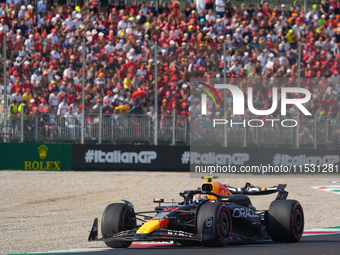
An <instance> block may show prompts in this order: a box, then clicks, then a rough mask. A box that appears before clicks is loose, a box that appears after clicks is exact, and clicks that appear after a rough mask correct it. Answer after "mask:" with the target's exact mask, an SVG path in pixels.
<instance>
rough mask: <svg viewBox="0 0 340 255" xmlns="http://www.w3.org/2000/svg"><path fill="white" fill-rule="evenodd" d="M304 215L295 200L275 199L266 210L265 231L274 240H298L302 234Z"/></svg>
mask: <svg viewBox="0 0 340 255" xmlns="http://www.w3.org/2000/svg"><path fill="white" fill-rule="evenodd" d="M303 227H304V216H303V210H302V206H301V204H300V203H299V202H298V201H296V200H275V201H273V202H272V203H271V204H270V207H269V210H268V221H267V231H268V234H269V236H270V238H271V239H272V240H273V241H275V242H298V241H299V240H300V239H301V237H302V234H303Z"/></svg>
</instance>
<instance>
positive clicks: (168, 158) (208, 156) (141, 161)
mask: <svg viewBox="0 0 340 255" xmlns="http://www.w3.org/2000/svg"><path fill="white" fill-rule="evenodd" d="M72 155H73V159H72V169H73V170H81V171H84V170H94V171H95V170H104V171H119V170H130V171H138V170H140V171H186V172H188V171H189V170H191V172H193V171H194V170H195V166H203V167H204V166H213V165H215V166H216V165H219V166H235V167H236V168H237V169H239V168H240V167H241V166H249V167H254V166H255V167H256V166H258V167H259V166H261V165H262V166H289V167H292V168H291V169H294V167H295V172H296V173H299V171H300V168H301V169H302V168H303V169H304V168H305V167H307V168H309V169H311V168H312V167H313V165H315V166H320V167H321V168H320V171H321V170H322V169H324V171H326V169H327V172H329V169H328V168H329V166H330V165H333V167H334V171H333V172H334V173H335V172H336V169H337V168H339V162H340V153H339V152H338V151H337V150H307V149H299V150H294V149H279V148H236V147H227V148H214V149H213V150H212V149H211V148H209V147H207V148H200V150H199V151H197V152H195V151H190V147H189V146H142V145H140V146H133V145H76V144H75V145H73V146H72ZM304 172H305V170H304ZM321 172H322V171H321Z"/></svg>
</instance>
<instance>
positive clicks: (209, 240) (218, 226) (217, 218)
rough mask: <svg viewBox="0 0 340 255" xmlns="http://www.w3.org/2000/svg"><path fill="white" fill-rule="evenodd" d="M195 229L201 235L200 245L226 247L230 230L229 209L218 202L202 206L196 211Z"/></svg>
mask: <svg viewBox="0 0 340 255" xmlns="http://www.w3.org/2000/svg"><path fill="white" fill-rule="evenodd" d="M196 229H197V233H198V234H201V235H202V242H201V243H202V245H204V246H225V245H227V244H228V243H229V239H230V236H231V230H232V224H231V215H230V212H229V209H228V208H227V207H226V205H225V204H222V203H218V202H213V203H205V204H203V205H202V206H201V207H200V208H199V210H198V214H197V220H196Z"/></svg>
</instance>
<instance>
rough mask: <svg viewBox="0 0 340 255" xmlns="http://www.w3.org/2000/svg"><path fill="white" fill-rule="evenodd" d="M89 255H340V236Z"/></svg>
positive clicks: (137, 249) (99, 252)
mask: <svg viewBox="0 0 340 255" xmlns="http://www.w3.org/2000/svg"><path fill="white" fill-rule="evenodd" d="M86 254H88V255H104V254H105V255H106V254H115V255H116V254H117V255H141V254H147V255H159V254H161V255H180V254H185V255H199V254H207V255H215V254H216V255H217V254H219V255H220V254H228V255H230V254H233V255H250V254H261V255H273V254H275V255H305V254H306V255H332V254H334V255H338V254H340V234H331V235H319V236H306V237H302V238H301V240H300V242H297V243H274V242H272V241H265V242H256V243H251V244H237V245H234V244H232V245H227V246H226V247H222V248H207V247H202V246H191V247H183V246H163V247H151V248H128V249H108V250H105V251H96V252H86Z"/></svg>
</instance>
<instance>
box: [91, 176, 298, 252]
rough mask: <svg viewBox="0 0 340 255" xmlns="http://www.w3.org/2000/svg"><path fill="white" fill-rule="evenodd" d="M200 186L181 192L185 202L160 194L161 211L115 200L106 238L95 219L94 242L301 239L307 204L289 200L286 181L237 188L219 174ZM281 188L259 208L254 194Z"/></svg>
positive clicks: (104, 225) (105, 221) (106, 219)
mask: <svg viewBox="0 0 340 255" xmlns="http://www.w3.org/2000/svg"><path fill="white" fill-rule="evenodd" d="M202 178H203V179H206V180H207V181H206V182H204V183H203V184H202V185H201V187H200V188H198V189H197V190H186V191H183V192H181V193H180V196H181V197H182V198H183V201H181V202H179V203H176V204H175V203H174V202H168V203H167V202H164V200H163V199H154V202H155V203H158V206H156V207H155V210H152V211H145V212H135V211H134V207H133V205H132V203H131V202H129V201H126V200H123V201H124V203H113V204H110V205H108V206H107V207H106V209H105V211H104V213H103V216H102V219H101V233H102V238H98V218H96V219H95V220H94V223H93V226H92V229H91V232H90V235H89V238H88V240H89V241H104V242H105V244H106V245H107V246H109V247H111V248H123V247H129V246H130V245H131V243H132V242H138V241H143V242H145V241H174V243H176V244H181V245H193V244H202V245H204V246H225V245H227V244H228V243H229V242H231V243H247V242H252V241H258V240H267V239H272V240H273V241H275V242H297V241H299V240H300V239H301V236H302V233H303V227H304V216H303V210H302V206H301V204H300V203H299V202H298V201H296V200H287V199H286V198H287V196H288V192H287V191H285V190H284V189H285V187H286V185H285V184H279V185H276V186H273V187H270V188H260V187H255V186H252V185H251V184H250V183H246V185H245V187H243V188H234V187H231V186H228V185H224V184H221V183H219V182H213V179H214V178H216V177H213V176H206V177H202ZM275 192H277V193H278V194H277V197H276V200H274V201H273V202H272V203H271V204H270V206H269V209H268V210H256V209H255V207H254V206H253V205H252V203H251V201H250V199H249V195H266V194H272V193H275Z"/></svg>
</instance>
